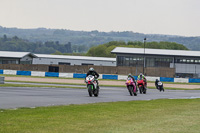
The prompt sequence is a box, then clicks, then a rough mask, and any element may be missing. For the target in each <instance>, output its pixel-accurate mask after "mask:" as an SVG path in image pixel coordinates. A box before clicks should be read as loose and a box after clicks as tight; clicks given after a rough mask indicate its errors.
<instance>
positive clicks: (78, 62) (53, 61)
mask: <svg viewBox="0 0 200 133" xmlns="http://www.w3.org/2000/svg"><path fill="white" fill-rule="evenodd" d="M59 62H62V63H64V62H65V63H70V65H82V63H85V64H94V65H97V66H116V61H96V60H70V59H53V58H33V64H46V65H49V64H55V65H58V64H59Z"/></svg>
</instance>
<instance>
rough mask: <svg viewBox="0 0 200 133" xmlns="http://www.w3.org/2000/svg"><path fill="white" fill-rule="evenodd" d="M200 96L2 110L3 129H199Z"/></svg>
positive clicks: (109, 132) (138, 132)
mask: <svg viewBox="0 0 200 133" xmlns="http://www.w3.org/2000/svg"><path fill="white" fill-rule="evenodd" d="M199 103H200V99H162V100H151V101H130V102H114V103H96V104H85V105H69V106H55V107H38V108H33V109H30V108H21V109H17V110H0V132H1V133H13V132H15V133H32V132H34V133H55V132H56V133H79V132H82V133H88V132H91V133H133V132H135V133H199V131H200V126H199V125H200V111H199V108H200V104H199Z"/></svg>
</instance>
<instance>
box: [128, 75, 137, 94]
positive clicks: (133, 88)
mask: <svg viewBox="0 0 200 133" xmlns="http://www.w3.org/2000/svg"><path fill="white" fill-rule="evenodd" d="M125 84H126V86H127V89H128V91H129V93H130V95H131V96H132V95H133V94H134V96H137V90H136V85H135V82H134V81H133V79H132V78H131V77H128V78H127V80H126V83H125Z"/></svg>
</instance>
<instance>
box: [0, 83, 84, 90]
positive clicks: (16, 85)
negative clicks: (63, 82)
mask: <svg viewBox="0 0 200 133" xmlns="http://www.w3.org/2000/svg"><path fill="white" fill-rule="evenodd" d="M0 87H52V88H74V89H86V87H74V86H56V85H30V84H0Z"/></svg>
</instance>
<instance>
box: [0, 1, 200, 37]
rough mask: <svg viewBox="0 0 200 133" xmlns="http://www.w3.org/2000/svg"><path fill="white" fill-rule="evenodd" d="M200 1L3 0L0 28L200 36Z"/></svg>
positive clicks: (0, 3)
mask: <svg viewBox="0 0 200 133" xmlns="http://www.w3.org/2000/svg"><path fill="white" fill-rule="evenodd" d="M199 7H200V0H0V25H1V26H3V27H17V28H39V27H45V28H51V29H53V28H58V29H70V30H84V31H91V30H99V31H105V32H109V31H133V32H139V33H145V34H168V35H181V36H200V8H199Z"/></svg>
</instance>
